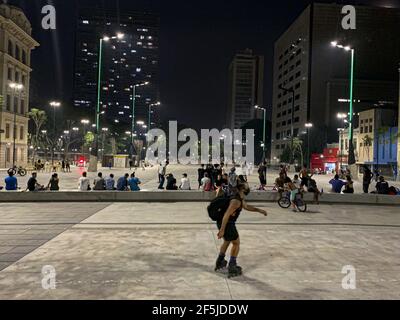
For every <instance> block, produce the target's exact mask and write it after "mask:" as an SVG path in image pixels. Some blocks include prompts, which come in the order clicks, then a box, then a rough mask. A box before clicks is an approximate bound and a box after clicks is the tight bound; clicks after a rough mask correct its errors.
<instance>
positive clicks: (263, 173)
mask: <svg viewBox="0 0 400 320" xmlns="http://www.w3.org/2000/svg"><path fill="white" fill-rule="evenodd" d="M258 180H260V188H259V190H265V187H266V185H267V165H266V162H265V161H264V162H262V163H261V164H260V166H259V167H258Z"/></svg>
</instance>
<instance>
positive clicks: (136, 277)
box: [0, 203, 400, 299]
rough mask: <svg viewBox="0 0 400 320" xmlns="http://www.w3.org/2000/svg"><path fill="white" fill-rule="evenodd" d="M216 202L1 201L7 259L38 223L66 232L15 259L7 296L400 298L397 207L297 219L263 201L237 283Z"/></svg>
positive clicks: (320, 210) (249, 216) (1, 241)
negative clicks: (223, 247) (213, 214)
mask: <svg viewBox="0 0 400 320" xmlns="http://www.w3.org/2000/svg"><path fill="white" fill-rule="evenodd" d="M206 205H207V204H206V203H177V204H172V203H171V204H163V203H135V204H129V203H114V204H113V203H111V204H101V206H100V204H99V206H100V207H94V206H93V204H74V203H71V204H69V205H65V204H64V205H63V204H52V205H51V206H52V209H48V208H47V207H46V206H45V205H44V204H34V205H30V204H22V205H21V204H12V203H10V204H0V226H1V229H0V230H1V233H0V234H1V237H0V250H2V251H1V252H5V253H4V254H5V255H7V252H8V250H7V247H8V248H9V250H16V249H15V247H18V246H19V245H20V246H26V243H25V242H21V241H22V240H24V241H33V240H34V239H33V238H32V236H31V233H26V231H27V230H33V228H32V226H37V225H47V224H49V225H52V224H53V225H54V224H55V225H57V223H55V221H54V219H56V218H58V219H60V220H59V223H60V226H62V227H63V228H65V231H64V230H63V231H61V233H59V234H58V235H57V234H56V232H54V233H52V234H48V235H47V238H46V239H49V238H50V239H51V240H50V241H48V242H46V240H44V241H45V243H44V244H43V245H40V244H38V246H39V247H38V248H36V249H34V250H32V251H31V252H30V253H29V254H27V255H25V256H24V257H22V258H19V259H18V261H16V262H11V261H10V262H7V263H8V267H6V268H5V269H3V271H1V272H0V299H361V298H363V299H399V298H400V277H399V274H400V241H399V240H400V216H399V215H398V214H396V212H395V210H393V207H377V206H352V207H351V209H349V207H347V206H341V205H335V206H330V205H324V206H314V207H311V208H310V212H309V213H306V214H296V213H292V212H291V211H288V210H283V209H280V208H278V207H277V206H276V205H273V204H265V203H264V204H260V205H262V206H264V207H266V209H267V210H268V212H269V216H268V217H267V218H265V217H263V216H261V215H257V214H253V213H244V214H243V215H242V216H241V217H240V224H239V226H238V229H239V231H240V234H241V240H242V250H241V254H240V257H239V262H240V264H241V265H242V266H243V268H244V276H243V277H239V278H236V279H231V280H228V279H227V278H226V276H225V275H222V274H216V273H214V271H213V264H214V262H215V258H216V255H217V254H218V247H219V245H220V243H221V242H220V241H219V240H217V239H216V233H217V229H216V227H215V226H214V225H213V224H212V223H210V221H209V218H208V217H207V214H206V210H205V209H206ZM10 212H12V214H11V213H10ZM83 212H85V213H84V214H83ZM86 214H87V215H88V217H87V218H86V219H85V220H83V221H81V222H79V221H80V220H81V219H82V218H85V217H84V215H86ZM74 223H76V224H74ZM19 227H20V228H21V229H18V228H19ZM22 227H24V228H25V229H22ZM14 230H18V232H15V231H14ZM24 230H25V231H24ZM42 232H44V233H46V232H47V231H46V228H43V229H42ZM21 234H22V235H25V237H23V238H18V237H19V235H21ZM34 235H35V236H37V237H40V235H38V234H35V233H34ZM17 240H18V241H17ZM15 241H17V242H15ZM10 247H13V248H11V249H10ZM17 251H19V250H17ZM2 255H3V254H2ZM2 255H0V259H1V256H2ZM44 265H52V266H53V267H54V268H55V270H56V284H57V287H56V289H55V290H44V289H43V288H42V286H41V281H42V275H41V270H42V267H43V266H44ZM346 265H352V266H354V267H355V270H356V285H357V289H356V290H344V289H343V288H342V279H343V277H344V276H345V275H344V274H342V273H341V272H342V268H343V266H346Z"/></svg>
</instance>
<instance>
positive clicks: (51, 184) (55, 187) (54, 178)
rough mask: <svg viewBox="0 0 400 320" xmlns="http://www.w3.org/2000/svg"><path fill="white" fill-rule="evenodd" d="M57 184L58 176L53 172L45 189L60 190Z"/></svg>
mask: <svg viewBox="0 0 400 320" xmlns="http://www.w3.org/2000/svg"><path fill="white" fill-rule="evenodd" d="M59 184H60V179H59V178H58V174H57V173H53V175H52V176H51V178H50V181H49V183H48V185H47V188H46V189H48V190H50V191H60V186H59Z"/></svg>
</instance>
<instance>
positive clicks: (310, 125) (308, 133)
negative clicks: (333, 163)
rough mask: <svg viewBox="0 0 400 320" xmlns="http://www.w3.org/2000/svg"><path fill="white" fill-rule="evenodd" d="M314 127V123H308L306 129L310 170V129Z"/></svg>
mask: <svg viewBox="0 0 400 320" xmlns="http://www.w3.org/2000/svg"><path fill="white" fill-rule="evenodd" d="M313 126H314V125H313V124H312V123H310V122H309V123H306V124H305V127H306V129H307V163H308V168H309V169H310V167H311V159H310V129H311V128H312V127H313Z"/></svg>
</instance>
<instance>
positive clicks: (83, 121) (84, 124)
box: [81, 119, 90, 162]
mask: <svg viewBox="0 0 400 320" xmlns="http://www.w3.org/2000/svg"><path fill="white" fill-rule="evenodd" d="M81 124H83V138H82V142H83V143H82V156H84V157H85V142H86V141H85V136H86V126H87V125H89V124H90V121H89V120H87V119H82V120H81ZM85 162H86V161H85Z"/></svg>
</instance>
